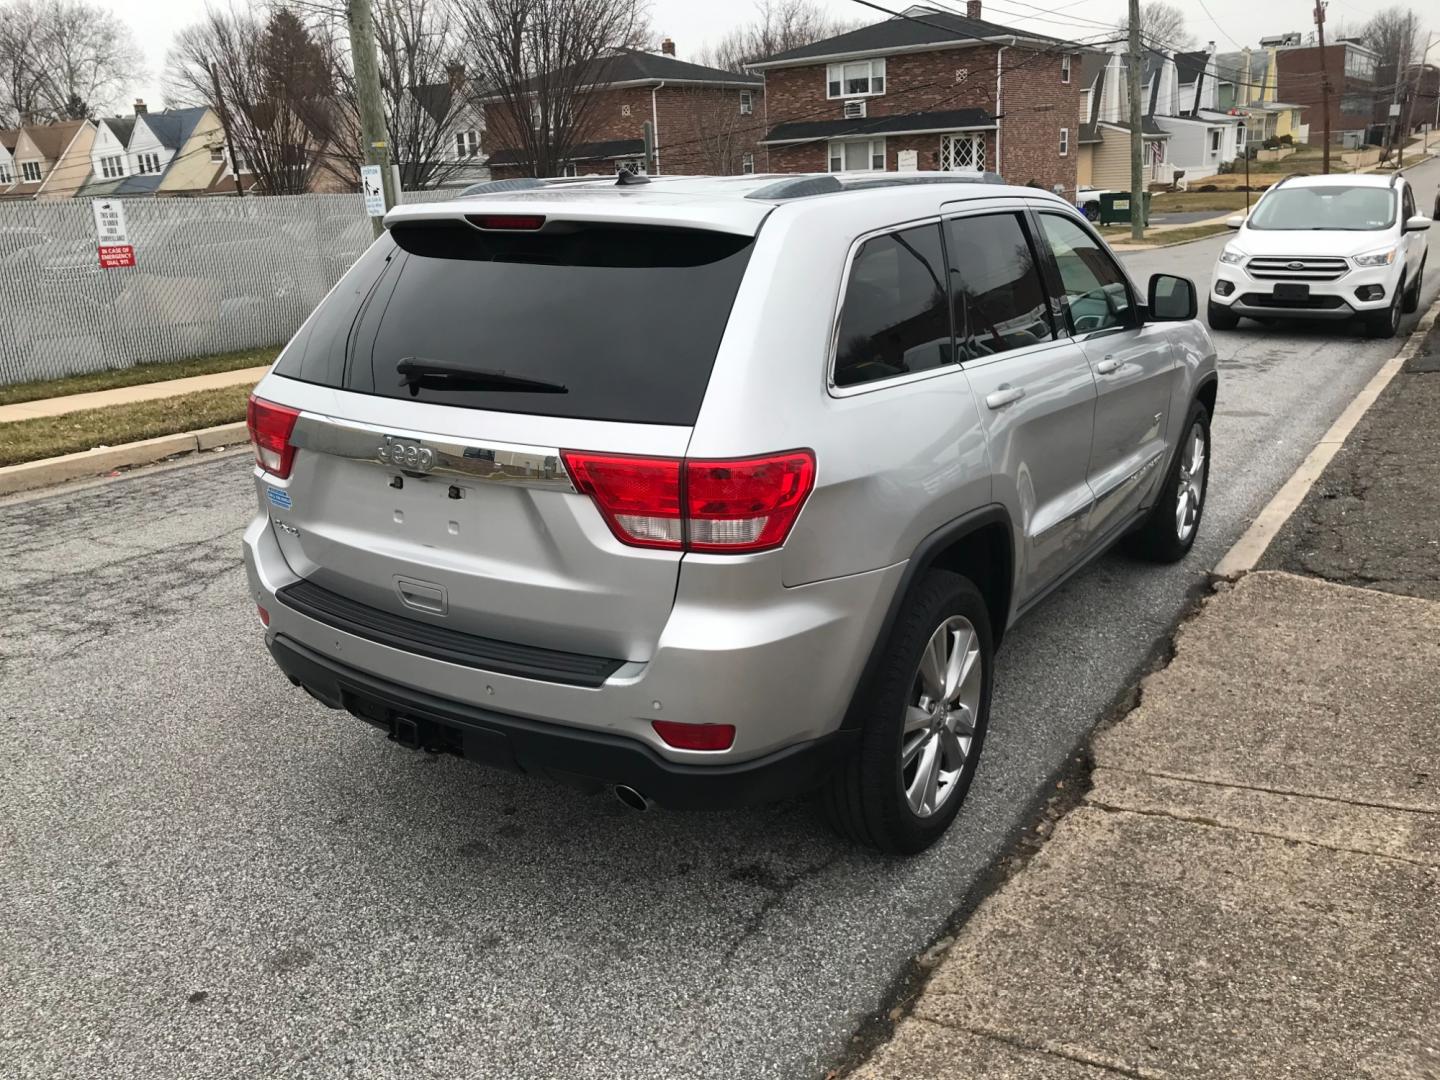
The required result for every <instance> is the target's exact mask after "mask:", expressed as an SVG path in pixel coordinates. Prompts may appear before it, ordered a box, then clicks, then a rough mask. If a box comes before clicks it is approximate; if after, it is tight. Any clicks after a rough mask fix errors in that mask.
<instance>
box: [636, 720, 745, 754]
mask: <svg viewBox="0 0 1440 1080" xmlns="http://www.w3.org/2000/svg"><path fill="white" fill-rule="evenodd" d="M650 726H651V727H653V728H654V729H655V734H656V735H659V736H660V738H661V739H662V740H663V741H664V743H665V745H666V746H673V747H674V748H675V749H676V750H729V749H730V747H731V746H732V745H733V744H734V742H735V725H734V724H682V723H679V722H678V721H675V720H652V721H650Z"/></svg>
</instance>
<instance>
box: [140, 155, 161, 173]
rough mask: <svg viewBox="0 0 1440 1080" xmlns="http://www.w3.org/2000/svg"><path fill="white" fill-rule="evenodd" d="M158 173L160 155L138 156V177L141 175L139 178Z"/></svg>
mask: <svg viewBox="0 0 1440 1080" xmlns="http://www.w3.org/2000/svg"><path fill="white" fill-rule="evenodd" d="M159 171H160V155H159V154H141V155H140V175H141V176H147V175H151V174H154V173H158V172H159Z"/></svg>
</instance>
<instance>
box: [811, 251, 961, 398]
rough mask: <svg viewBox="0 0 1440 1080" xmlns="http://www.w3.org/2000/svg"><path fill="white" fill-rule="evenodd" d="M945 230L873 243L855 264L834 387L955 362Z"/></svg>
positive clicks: (842, 319) (842, 320)
mask: <svg viewBox="0 0 1440 1080" xmlns="http://www.w3.org/2000/svg"><path fill="white" fill-rule="evenodd" d="M948 307H949V305H948V303H947V300H946V290H945V257H944V253H943V250H942V248H941V242H940V226H939V224H931V225H920V226H917V227H915V228H911V229H901V230H899V231H897V232H893V233H886V234H885V235H883V236H875V237H871V238H870V239H869V240H866V241H865V242H864V243H863V244H861V245H860V250H859V251H857V252H856V254H855V258H854V261H853V262H852V263H851V264H850V277H849V280H848V281H847V282H846V284H845V299H844V303H843V306H842V307H841V310H840V328H839V336H838V338H837V340H836V345H835V385H836V386H858V385H860V384H861V383H867V382H874V381H876V380H878V379H890V378H894V377H896V376H899V375H909V374H912V373H914V372H919V371H930V370H933V369H934V368H937V367H940V366H942V365H944V364H948V363H950V362H951V352H952V350H951V344H950V313H949V310H948Z"/></svg>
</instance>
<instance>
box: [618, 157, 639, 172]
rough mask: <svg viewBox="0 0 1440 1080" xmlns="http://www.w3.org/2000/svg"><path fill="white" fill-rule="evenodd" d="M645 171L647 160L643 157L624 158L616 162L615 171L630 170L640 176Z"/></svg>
mask: <svg viewBox="0 0 1440 1080" xmlns="http://www.w3.org/2000/svg"><path fill="white" fill-rule="evenodd" d="M644 171H645V162H644V160H643V159H642V158H624V159H622V160H620V161H617V162H615V172H616V173H617V174H618V173H622V172H628V173H633V174H634V175H636V176H638V175H639V174H641V173H643V172H644Z"/></svg>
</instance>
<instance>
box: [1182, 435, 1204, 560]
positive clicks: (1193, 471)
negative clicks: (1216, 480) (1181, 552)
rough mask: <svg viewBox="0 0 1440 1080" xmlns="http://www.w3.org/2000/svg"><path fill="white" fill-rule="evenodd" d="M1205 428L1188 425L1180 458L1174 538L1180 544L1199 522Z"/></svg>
mask: <svg viewBox="0 0 1440 1080" xmlns="http://www.w3.org/2000/svg"><path fill="white" fill-rule="evenodd" d="M1205 450H1206V446H1205V428H1204V427H1203V426H1201V424H1200V423H1199V422H1198V421H1197V422H1196V423H1194V424H1192V425H1190V434H1189V436H1188V437H1187V438H1186V440H1185V449H1184V451H1183V454H1182V456H1181V458H1180V483H1179V485H1178V487H1177V489H1176V492H1175V535H1176V536H1177V537H1179V538H1180V542H1181V543H1182V544H1183V543H1185V542H1186V541H1188V540H1189V539H1190V536H1191V534H1192V533H1194V531H1195V526H1196V524H1197V523H1198V522H1199V520H1200V508H1201V505H1202V504H1203V503H1204V501H1205Z"/></svg>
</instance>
